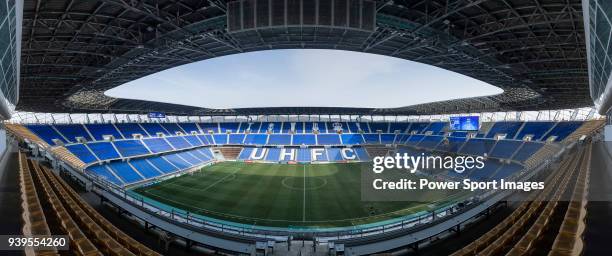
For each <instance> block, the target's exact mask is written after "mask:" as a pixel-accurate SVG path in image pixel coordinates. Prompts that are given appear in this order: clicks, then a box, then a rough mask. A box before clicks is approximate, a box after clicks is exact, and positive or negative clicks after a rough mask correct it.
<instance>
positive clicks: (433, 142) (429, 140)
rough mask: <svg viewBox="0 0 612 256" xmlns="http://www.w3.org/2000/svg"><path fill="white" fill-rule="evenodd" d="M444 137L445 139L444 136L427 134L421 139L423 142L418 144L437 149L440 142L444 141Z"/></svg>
mask: <svg viewBox="0 0 612 256" xmlns="http://www.w3.org/2000/svg"><path fill="white" fill-rule="evenodd" d="M443 139H444V137H443V136H438V135H427V136H425V137H423V139H422V140H421V142H419V144H417V146H419V147H423V148H429V149H435V148H436V146H438V144H440V142H442V140H443Z"/></svg>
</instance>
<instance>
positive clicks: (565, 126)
mask: <svg viewBox="0 0 612 256" xmlns="http://www.w3.org/2000/svg"><path fill="white" fill-rule="evenodd" d="M582 124H583V122H576V121H572V122H559V123H557V125H555V127H554V128H552V130H550V132H548V133H547V134H546V135H545V136H544V137H542V138H541V140H547V139H548V138H549V137H551V136H556V137H557V138H556V139H555V141H562V140H564V139H565V138H567V136H569V135H570V134H572V133H573V132H574V131H576V130H577V129H578V128H579V127H580V126H581V125H582Z"/></svg>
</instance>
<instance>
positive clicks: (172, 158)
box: [163, 153, 192, 170]
mask: <svg viewBox="0 0 612 256" xmlns="http://www.w3.org/2000/svg"><path fill="white" fill-rule="evenodd" d="M163 158H164V159H166V160H167V161H168V162H170V163H172V164H173V165H174V166H176V167H178V168H179V170H185V169H187V168H190V167H191V166H192V164H190V163H188V162H186V161H185V160H183V159H182V158H180V157H179V156H178V155H177V154H176V153H174V154H168V155H164V156H163Z"/></svg>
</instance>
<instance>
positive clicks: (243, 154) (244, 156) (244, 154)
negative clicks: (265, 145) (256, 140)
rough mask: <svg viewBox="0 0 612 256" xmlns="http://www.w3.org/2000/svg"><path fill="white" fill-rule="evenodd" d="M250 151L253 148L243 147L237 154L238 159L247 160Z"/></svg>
mask: <svg viewBox="0 0 612 256" xmlns="http://www.w3.org/2000/svg"><path fill="white" fill-rule="evenodd" d="M252 152H253V148H243V149H242V151H240V154H239V155H238V160H248V159H249V157H251V153H252Z"/></svg>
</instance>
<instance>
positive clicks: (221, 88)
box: [106, 49, 502, 109]
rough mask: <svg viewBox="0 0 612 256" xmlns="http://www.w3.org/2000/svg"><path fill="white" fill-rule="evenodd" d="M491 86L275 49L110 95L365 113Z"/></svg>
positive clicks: (418, 68)
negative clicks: (351, 109)
mask: <svg viewBox="0 0 612 256" xmlns="http://www.w3.org/2000/svg"><path fill="white" fill-rule="evenodd" d="M501 92H502V90H501V89H499V88H497V87H495V86H492V85H490V84H487V83H485V82H482V81H479V80H476V79H473V78H470V77H467V76H464V75H461V74H458V73H454V72H451V71H447V70H444V69H441V68H437V67H433V66H430V65H426V64H421V63H417V62H413V61H407V60H404V59H399V58H393V57H388V56H381V55H376V54H370V53H359V52H349V51H340V50H311V49H299V50H269V51H258V52H250V53H242V54H236V55H229V56H223V57H218V58H213V59H209V60H204V61H200V62H195V63H191V64H186V65H183V66H179V67H175V68H171V69H168V70H164V71H161V72H158V73H155V74H152V75H149V76H146V77H143V78H140V79H137V80H134V81H131V82H128V83H126V84H124V85H121V86H118V87H116V88H113V89H110V90H108V91H107V92H106V95H108V96H111V97H117V98H128V99H140V100H151V101H159V102H166V103H176V104H183V105H191V106H197V107H204V108H216V109H227V108H249V107H366V108H396V107H404V106H409V105H414V104H420V103H427V102H434V101H441V100H449V99H457V98H466V97H476V96H485V95H494V94H499V93H501Z"/></svg>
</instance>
